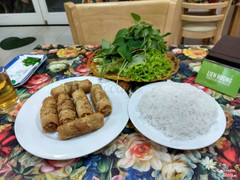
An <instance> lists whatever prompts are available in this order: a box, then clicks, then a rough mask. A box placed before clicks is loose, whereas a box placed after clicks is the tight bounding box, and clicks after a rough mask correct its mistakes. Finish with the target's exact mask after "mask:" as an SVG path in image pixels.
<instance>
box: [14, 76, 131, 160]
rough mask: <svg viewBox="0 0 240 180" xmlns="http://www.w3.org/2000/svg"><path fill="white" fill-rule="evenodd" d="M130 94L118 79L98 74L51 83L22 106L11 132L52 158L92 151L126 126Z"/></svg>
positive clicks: (27, 147)
mask: <svg viewBox="0 0 240 180" xmlns="http://www.w3.org/2000/svg"><path fill="white" fill-rule="evenodd" d="M128 101H129V97H128V95H127V93H126V92H125V91H124V89H122V88H121V87H120V86H119V85H118V84H116V83H114V82H112V81H110V80H107V79H104V78H102V79H100V78H98V77H90V76H82V77H74V78H68V79H64V80H60V81H57V82H54V83H52V84H49V85H47V86H45V87H43V88H42V89H40V90H39V91H38V92H36V93H35V94H34V95H32V96H31V97H30V98H29V99H28V100H27V101H26V102H25V103H24V105H23V106H22V108H21V110H20V111H19V113H18V115H17V118H16V122H15V127H14V128H15V129H14V130H15V134H16V138H17V140H18V142H19V143H20V145H21V146H22V147H23V148H24V149H25V150H26V151H28V152H29V153H31V154H33V155H35V156H38V157H41V158H45V159H52V160H64V159H72V158H77V157H81V156H85V155H87V154H90V153H92V152H95V151H97V150H99V149H101V148H102V147H104V146H105V145H107V144H108V143H110V142H111V141H112V140H114V139H115V138H116V137H117V136H118V135H119V134H120V133H121V131H122V130H123V129H124V127H125V125H126V124H127V122H128V119H129V116H128V111H127V104H128Z"/></svg>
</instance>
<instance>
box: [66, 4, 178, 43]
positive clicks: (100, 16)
mask: <svg viewBox="0 0 240 180" xmlns="http://www.w3.org/2000/svg"><path fill="white" fill-rule="evenodd" d="M177 3H178V1H177V0H156V1H124V2H122V1H121V2H104V3H89V4H74V3H72V2H67V3H64V8H65V11H66V14H67V18H68V22H69V26H70V29H71V33H72V37H73V41H74V43H75V44H80V45H86V44H96V45H101V40H102V39H106V40H108V41H110V42H112V41H113V40H114V38H115V35H116V33H117V31H118V30H120V29H122V28H128V27H130V26H132V25H134V20H133V18H132V17H131V13H132V12H133V13H136V14H138V15H140V16H141V18H142V20H143V21H145V22H148V23H150V24H153V27H154V28H156V29H160V31H161V34H163V33H166V32H172V34H171V35H169V36H167V37H165V38H164V40H165V41H167V44H176V42H177V39H178V38H177V37H176V36H175V34H176V33H177V32H175V31H176V29H175V27H174V24H175V23H176V22H175V21H176V19H177V14H176V13H175V12H176V9H177V8H179V7H180V6H178V4H177ZM179 12H180V8H179Z"/></svg>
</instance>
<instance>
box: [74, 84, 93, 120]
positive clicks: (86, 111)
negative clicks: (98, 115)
mask: <svg viewBox="0 0 240 180" xmlns="http://www.w3.org/2000/svg"><path fill="white" fill-rule="evenodd" d="M72 98H73V101H74V103H75V106H76V111H77V114H78V117H79V118H81V117H84V116H86V115H90V114H93V109H92V106H91V104H90V102H89V100H88V97H87V95H86V94H85V93H84V91H83V89H81V88H80V89H78V90H76V91H74V92H73V93H72Z"/></svg>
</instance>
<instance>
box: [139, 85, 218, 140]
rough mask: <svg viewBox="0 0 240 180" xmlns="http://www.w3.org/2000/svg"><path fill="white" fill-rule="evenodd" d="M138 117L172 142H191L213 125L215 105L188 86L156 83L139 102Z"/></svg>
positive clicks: (215, 111)
mask: <svg viewBox="0 0 240 180" xmlns="http://www.w3.org/2000/svg"><path fill="white" fill-rule="evenodd" d="M136 110H137V111H138V112H139V113H140V117H142V119H143V120H144V121H146V122H147V123H149V124H150V125H151V126H153V127H154V128H156V129H158V130H160V131H162V132H163V133H164V134H165V135H166V136H168V137H171V138H173V139H189V138H190V139H193V138H194V137H196V136H198V135H201V134H205V133H207V132H208V131H209V129H210V127H211V126H212V125H213V124H214V123H216V119H217V117H218V110H217V102H216V101H215V99H214V98H212V97H211V96H209V95H208V94H206V93H205V92H203V91H202V90H200V89H198V88H196V87H194V86H191V85H190V84H187V83H175V82H171V81H167V82H162V83H159V85H158V86H156V87H155V88H153V89H152V90H151V91H150V92H148V93H146V94H144V95H143V96H142V98H141V99H140V101H139V103H138V105H137V109H136Z"/></svg>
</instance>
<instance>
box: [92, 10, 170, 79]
mask: <svg viewBox="0 0 240 180" xmlns="http://www.w3.org/2000/svg"><path fill="white" fill-rule="evenodd" d="M131 15H132V17H133V19H134V21H135V25H133V26H131V27H129V28H128V29H127V28H123V29H121V30H119V31H118V32H117V34H116V36H115V39H114V41H113V43H110V42H109V41H107V40H104V39H103V40H102V49H101V50H100V51H99V52H98V53H97V55H96V56H95V58H94V62H97V63H98V65H97V69H98V71H99V76H101V77H102V76H104V75H105V74H106V73H108V72H113V73H116V74H117V75H118V76H124V77H128V78H131V80H135V81H150V80H153V79H158V78H161V77H162V76H164V75H166V74H167V73H168V72H169V71H170V70H171V69H172V66H171V65H170V63H169V61H168V59H167V58H165V51H166V49H167V46H166V44H165V42H164V37H165V36H167V35H169V34H170V33H165V34H163V35H160V30H155V29H154V28H153V25H151V24H149V23H146V22H144V21H142V20H141V17H140V16H139V15H137V14H135V13H131Z"/></svg>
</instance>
